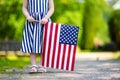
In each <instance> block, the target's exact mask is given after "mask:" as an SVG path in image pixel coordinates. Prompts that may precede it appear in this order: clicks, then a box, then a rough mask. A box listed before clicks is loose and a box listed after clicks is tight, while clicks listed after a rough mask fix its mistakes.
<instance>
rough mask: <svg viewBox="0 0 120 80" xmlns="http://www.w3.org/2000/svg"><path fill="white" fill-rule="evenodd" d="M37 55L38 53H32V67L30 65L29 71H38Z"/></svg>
mask: <svg viewBox="0 0 120 80" xmlns="http://www.w3.org/2000/svg"><path fill="white" fill-rule="evenodd" d="M36 55H37V54H35V53H30V61H31V67H30V70H29V73H35V72H37V65H36Z"/></svg>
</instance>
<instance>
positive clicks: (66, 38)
mask: <svg viewBox="0 0 120 80" xmlns="http://www.w3.org/2000/svg"><path fill="white" fill-rule="evenodd" d="M78 30H79V27H77V26H70V25H61V30H60V40H59V43H61V44H71V45H76V44H77V36H78Z"/></svg>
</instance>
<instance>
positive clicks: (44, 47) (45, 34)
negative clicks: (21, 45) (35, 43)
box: [42, 23, 48, 65]
mask: <svg viewBox="0 0 120 80" xmlns="http://www.w3.org/2000/svg"><path fill="white" fill-rule="evenodd" d="M47 29H48V23H46V26H45V30H44V41H43V53H42V65H45V63H44V62H45V49H46V41H45V40H47V37H46V36H47Z"/></svg>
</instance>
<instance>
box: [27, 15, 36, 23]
mask: <svg viewBox="0 0 120 80" xmlns="http://www.w3.org/2000/svg"><path fill="white" fill-rule="evenodd" d="M27 20H28V21H29V22H35V19H34V18H33V17H32V16H29V17H27Z"/></svg>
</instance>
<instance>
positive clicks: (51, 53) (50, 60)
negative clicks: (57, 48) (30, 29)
mask: <svg viewBox="0 0 120 80" xmlns="http://www.w3.org/2000/svg"><path fill="white" fill-rule="evenodd" d="M55 28H56V27H55V23H53V32H52V35H55ZM54 38H55V36H52V41H51V50H50V59H49V67H51V66H52V55H53V45H54Z"/></svg>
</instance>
